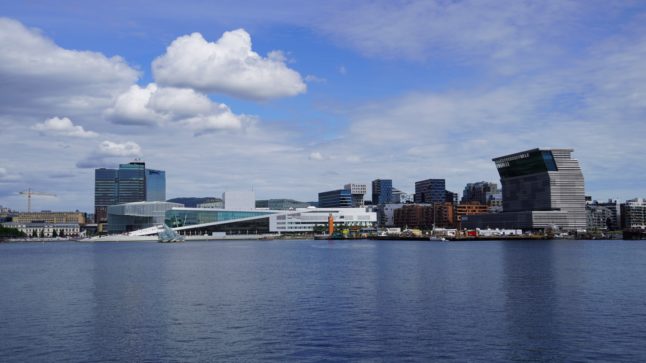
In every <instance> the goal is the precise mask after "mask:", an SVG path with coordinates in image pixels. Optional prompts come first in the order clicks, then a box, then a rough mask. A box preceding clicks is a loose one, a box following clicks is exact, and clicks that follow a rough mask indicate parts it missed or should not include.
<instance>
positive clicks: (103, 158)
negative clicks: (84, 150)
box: [76, 140, 143, 169]
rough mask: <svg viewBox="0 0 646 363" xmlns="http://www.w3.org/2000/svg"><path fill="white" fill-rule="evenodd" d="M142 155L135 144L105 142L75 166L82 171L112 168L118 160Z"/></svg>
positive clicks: (131, 142)
mask: <svg viewBox="0 0 646 363" xmlns="http://www.w3.org/2000/svg"><path fill="white" fill-rule="evenodd" d="M142 155H143V153H142V150H141V147H140V146H139V144H137V143H136V142H133V141H126V142H122V143H118V142H113V141H108V140H105V141H103V142H101V143H100V144H99V145H98V147H97V148H96V150H94V151H93V152H92V153H91V154H90V155H88V156H87V157H86V158H84V159H83V160H81V161H79V162H78V163H76V166H77V167H78V168H82V169H92V168H100V167H114V165H116V164H117V163H118V162H119V160H123V159H124V158H139V157H141V156H142Z"/></svg>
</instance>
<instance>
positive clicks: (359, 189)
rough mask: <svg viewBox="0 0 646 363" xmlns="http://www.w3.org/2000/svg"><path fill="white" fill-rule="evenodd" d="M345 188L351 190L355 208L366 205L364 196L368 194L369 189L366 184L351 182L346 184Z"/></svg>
mask: <svg viewBox="0 0 646 363" xmlns="http://www.w3.org/2000/svg"><path fill="white" fill-rule="evenodd" d="M343 189H347V190H349V191H350V195H351V199H352V207H353V208H359V207H363V205H364V203H363V198H364V196H365V195H366V192H367V190H368V188H367V186H366V185H365V184H354V183H350V184H346V185H344V186H343Z"/></svg>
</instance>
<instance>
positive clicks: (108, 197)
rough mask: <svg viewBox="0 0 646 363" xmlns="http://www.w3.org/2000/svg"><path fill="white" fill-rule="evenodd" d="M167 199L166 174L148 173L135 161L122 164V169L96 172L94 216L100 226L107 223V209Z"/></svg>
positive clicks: (150, 171)
mask: <svg viewBox="0 0 646 363" xmlns="http://www.w3.org/2000/svg"><path fill="white" fill-rule="evenodd" d="M165 199H166V173H165V172H164V171H163V170H152V169H146V164H145V163H144V162H141V161H135V162H131V163H128V164H119V169H105V168H101V169H95V170H94V214H95V220H96V222H97V223H105V222H106V221H107V217H108V206H111V205H116V204H122V203H131V202H142V201H164V200H165Z"/></svg>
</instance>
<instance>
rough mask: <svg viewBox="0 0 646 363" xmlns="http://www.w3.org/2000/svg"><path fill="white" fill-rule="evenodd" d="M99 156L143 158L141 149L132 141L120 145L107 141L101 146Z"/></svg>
mask: <svg viewBox="0 0 646 363" xmlns="http://www.w3.org/2000/svg"><path fill="white" fill-rule="evenodd" d="M98 155H99V156H102V157H109V156H119V157H139V156H141V147H140V146H139V145H137V143H136V142H132V141H126V142H124V143H121V144H120V143H116V142H112V141H107V140H106V141H103V142H102V143H101V144H100V145H99V153H98Z"/></svg>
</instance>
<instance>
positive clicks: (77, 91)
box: [0, 18, 138, 115]
mask: <svg viewBox="0 0 646 363" xmlns="http://www.w3.org/2000/svg"><path fill="white" fill-rule="evenodd" d="M137 78H138V72H137V71H135V70H134V69H133V68H131V67H130V66H128V64H127V63H126V62H125V61H124V60H123V58H121V57H111V58H108V57H106V56H104V55H103V54H101V53H97V52H89V51H76V50H68V49H63V48H61V47H59V46H58V45H56V44H55V43H54V42H53V41H51V40H50V39H48V38H46V37H45V36H44V35H43V34H41V33H40V32H39V31H38V30H36V29H30V28H27V27H25V26H24V25H22V24H21V23H20V22H18V21H15V20H12V19H8V18H0V79H1V80H2V82H0V114H6V115H16V114H18V115H28V114H31V115H34V114H42V113H49V115H51V114H52V113H59V114H60V113H64V114H67V115H70V114H75V113H87V112H94V111H96V110H97V109H100V108H101V107H104V106H106V105H107V104H109V102H110V101H111V99H112V97H113V96H114V95H115V94H117V93H120V92H122V91H123V90H124V89H126V88H127V87H128V86H129V85H131V84H132V83H134V82H135V81H136V80H137Z"/></svg>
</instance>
